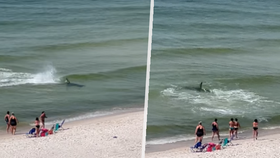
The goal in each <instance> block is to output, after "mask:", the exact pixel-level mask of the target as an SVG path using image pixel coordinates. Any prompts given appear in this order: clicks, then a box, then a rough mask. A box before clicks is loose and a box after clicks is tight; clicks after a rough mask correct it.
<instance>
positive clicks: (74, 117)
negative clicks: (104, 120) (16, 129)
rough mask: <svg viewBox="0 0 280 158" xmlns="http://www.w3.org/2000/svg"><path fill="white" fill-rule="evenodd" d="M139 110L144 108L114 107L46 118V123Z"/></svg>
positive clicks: (51, 123) (72, 120) (52, 123)
mask: <svg viewBox="0 0 280 158" xmlns="http://www.w3.org/2000/svg"><path fill="white" fill-rule="evenodd" d="M137 110H142V108H141V109H140V108H139V109H138V108H133V109H126V108H113V109H111V111H95V112H90V113H84V114H80V115H78V116H65V118H61V119H55V120H52V121H48V120H46V122H45V125H54V124H56V123H61V122H62V121H63V120H64V119H65V122H74V121H79V120H84V119H89V118H96V117H101V116H107V115H114V114H118V113H122V112H129V111H137ZM29 125H30V126H34V125H35V124H34V123H31V124H29Z"/></svg>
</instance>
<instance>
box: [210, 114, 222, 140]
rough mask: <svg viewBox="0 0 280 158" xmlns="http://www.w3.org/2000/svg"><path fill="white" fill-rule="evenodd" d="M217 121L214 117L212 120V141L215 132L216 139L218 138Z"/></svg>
mask: <svg viewBox="0 0 280 158" xmlns="http://www.w3.org/2000/svg"><path fill="white" fill-rule="evenodd" d="M217 121H218V119H215V120H214V122H212V141H213V138H214V136H215V134H217V136H218V139H219V140H220V134H219V126H218V123H217Z"/></svg>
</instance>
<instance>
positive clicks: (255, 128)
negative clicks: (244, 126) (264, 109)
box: [253, 119, 259, 140]
mask: <svg viewBox="0 0 280 158" xmlns="http://www.w3.org/2000/svg"><path fill="white" fill-rule="evenodd" d="M258 125H259V123H258V120H257V119H255V120H254V122H253V139H254V140H255V139H257V137H258V134H259V132H258Z"/></svg>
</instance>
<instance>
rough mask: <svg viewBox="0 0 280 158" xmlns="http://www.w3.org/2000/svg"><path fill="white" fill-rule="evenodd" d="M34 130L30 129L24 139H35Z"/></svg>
mask: <svg viewBox="0 0 280 158" xmlns="http://www.w3.org/2000/svg"><path fill="white" fill-rule="evenodd" d="M35 132H36V129H35V128H31V129H30V131H29V132H28V133H26V137H28V138H30V137H35V136H36V133H35Z"/></svg>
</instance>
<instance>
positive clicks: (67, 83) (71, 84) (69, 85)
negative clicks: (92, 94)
mask: <svg viewBox="0 0 280 158" xmlns="http://www.w3.org/2000/svg"><path fill="white" fill-rule="evenodd" d="M65 83H66V85H67V87H84V85H80V84H76V83H71V82H70V81H69V79H68V78H66V79H65Z"/></svg>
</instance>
